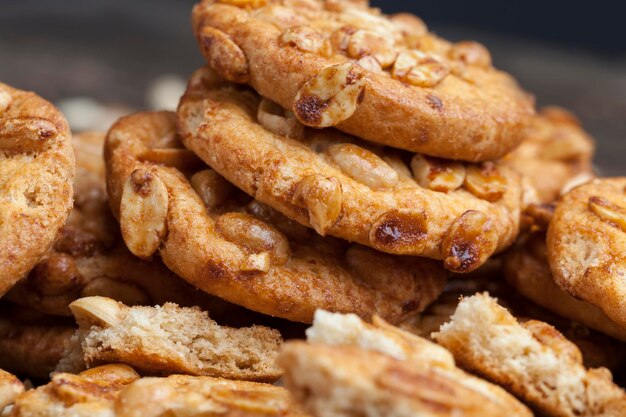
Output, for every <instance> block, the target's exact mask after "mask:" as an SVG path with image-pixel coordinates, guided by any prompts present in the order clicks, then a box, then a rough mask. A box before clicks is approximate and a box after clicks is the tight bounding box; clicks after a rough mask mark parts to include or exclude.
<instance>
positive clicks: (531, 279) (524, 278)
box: [504, 232, 626, 342]
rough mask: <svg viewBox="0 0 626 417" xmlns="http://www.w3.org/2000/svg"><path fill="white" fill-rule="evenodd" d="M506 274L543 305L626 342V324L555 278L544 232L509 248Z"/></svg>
mask: <svg viewBox="0 0 626 417" xmlns="http://www.w3.org/2000/svg"><path fill="white" fill-rule="evenodd" d="M504 275H505V277H506V279H507V282H509V283H510V284H511V286H512V287H513V288H514V289H515V290H516V291H519V293H520V294H523V295H524V296H525V297H527V298H529V299H530V300H532V301H533V302H535V303H537V304H539V305H540V306H542V307H545V308H547V309H548V310H550V311H553V312H555V313H556V314H558V315H560V316H562V317H566V318H568V319H571V320H574V321H577V322H579V323H582V324H585V325H586V326H589V327H590V328H592V329H595V330H598V331H600V332H602V333H605V334H607V335H610V336H612V337H614V338H616V339H620V340H622V341H624V342H626V327H625V326H620V325H619V324H617V323H616V322H614V321H613V320H611V319H610V318H609V317H607V315H606V314H605V313H604V312H603V311H602V310H601V309H600V308H598V307H596V306H594V305H593V304H590V303H588V302H585V301H581V300H579V299H577V298H574V297H573V296H571V295H570V294H569V293H568V292H566V291H564V290H563V289H561V288H560V287H559V286H558V285H557V284H556V282H554V278H553V277H552V272H551V271H550V265H549V264H548V255H547V249H546V236H545V233H544V232H536V233H533V234H531V235H530V236H529V237H528V238H527V239H526V240H525V242H521V243H520V244H519V245H517V246H516V247H515V248H514V249H512V250H511V251H509V252H507V254H506V256H505V258H504Z"/></svg>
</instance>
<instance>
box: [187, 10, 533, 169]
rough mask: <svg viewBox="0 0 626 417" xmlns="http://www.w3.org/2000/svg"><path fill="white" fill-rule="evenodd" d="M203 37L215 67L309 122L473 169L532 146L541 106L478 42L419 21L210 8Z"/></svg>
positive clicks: (364, 13) (200, 13)
mask: <svg viewBox="0 0 626 417" xmlns="http://www.w3.org/2000/svg"><path fill="white" fill-rule="evenodd" d="M193 29H194V32H195V34H196V38H197V40H198V43H199V45H200V50H201V52H202V54H203V55H204V57H205V58H206V60H207V62H208V64H209V66H211V67H212V68H213V69H215V70H216V71H217V72H218V73H219V74H220V75H221V76H223V77H224V78H226V79H228V80H230V81H232V82H236V83H248V84H250V85H251V86H252V87H254V88H255V89H256V90H257V91H258V92H259V94H261V95H262V96H263V97H267V98H269V99H270V100H273V101H275V102H276V103H279V104H280V105H282V106H283V107H284V108H288V109H291V110H292V111H293V112H294V114H295V116H296V117H297V118H298V120H300V121H301V122H302V123H303V124H305V125H307V126H311V127H316V128H320V127H330V126H335V127H337V128H338V129H340V130H342V131H345V132H347V133H350V134H353V135H355V136H358V137H361V138H364V139H368V140H371V141H373V142H378V143H381V144H385V145H389V146H393V147H396V148H401V149H407V150H410V151H413V152H420V153H424V154H426V155H430V156H437V157H442V158H448V159H457V160H466V161H472V162H476V161H486V160H493V159H497V158H499V157H501V156H503V155H505V154H506V153H507V152H509V151H511V150H513V149H514V148H515V146H517V145H518V144H519V142H520V141H521V140H522V133H523V127H524V125H525V123H526V122H527V121H528V119H529V116H530V115H532V114H533V111H534V110H533V99H532V98H531V97H530V96H529V95H528V94H526V93H525V92H523V91H522V90H521V89H520V88H519V86H518V85H517V84H516V82H515V81H514V80H513V78H512V77H510V76H509V75H507V74H505V73H503V72H500V71H498V70H496V69H494V68H493V66H492V65H491V56H490V54H489V51H487V49H486V48H485V47H484V46H482V45H480V44H478V43H476V42H459V43H456V44H451V43H449V42H448V41H446V40H444V39H441V38H439V37H437V36H435V35H433V34H431V33H429V32H428V30H427V28H426V26H425V25H424V23H423V22H422V21H421V20H420V19H419V18H417V17H415V16H412V15H409V14H401V15H396V16H392V17H387V16H384V15H382V14H381V13H380V11H379V10H378V9H371V8H369V7H367V3H366V2H360V3H359V4H357V3H355V2H345V1H344V2H341V1H315V0H308V1H307V0H305V1H294V0H269V1H256V0H244V1H229V0H224V1H222V0H218V1H214V0H205V1H203V2H201V3H200V4H198V5H197V6H196V7H195V8H194V11H193Z"/></svg>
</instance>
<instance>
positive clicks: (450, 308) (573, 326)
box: [398, 249, 626, 371]
mask: <svg viewBox="0 0 626 417" xmlns="http://www.w3.org/2000/svg"><path fill="white" fill-rule="evenodd" d="M516 252H517V249H514V250H512V251H509V252H507V254H506V255H505V256H504V259H500V258H498V259H492V260H490V261H489V263H488V264H487V265H485V266H483V267H482V268H480V269H479V270H478V271H475V272H473V273H472V274H469V275H467V274H466V275H454V276H452V277H450V279H449V280H448V283H447V285H446V289H445V291H444V292H443V294H442V295H441V296H440V297H439V298H437V300H436V301H434V302H433V303H431V304H430V305H429V306H428V308H426V310H424V311H423V312H422V313H420V314H418V315H416V316H414V317H411V318H409V319H408V320H406V321H404V322H402V323H400V324H399V325H398V327H400V328H401V329H403V330H406V331H408V332H411V333H413V334H416V335H417V336H420V337H423V338H426V339H430V338H431V335H432V334H433V333H435V332H437V331H439V328H440V327H441V326H442V325H443V324H445V323H447V322H448V321H450V318H451V317H452V315H453V314H454V312H455V310H456V308H457V306H458V304H459V300H461V299H462V298H463V297H470V296H472V295H474V294H476V293H477V292H485V291H487V292H489V294H491V296H493V297H497V298H498V302H499V304H500V305H502V306H504V307H506V308H507V309H508V310H509V311H510V312H511V313H512V314H513V315H514V316H515V317H516V318H517V319H518V320H519V321H520V322H522V323H523V322H526V321H528V320H541V321H544V322H546V323H548V324H550V325H552V326H554V327H555V328H556V329H557V330H558V331H560V332H561V333H563V335H565V337H567V338H568V339H569V340H570V341H571V342H572V343H574V344H575V345H576V346H577V347H578V348H579V349H580V351H581V352H582V355H583V360H584V363H585V366H588V367H600V366H604V367H606V368H608V369H610V370H612V371H621V370H622V369H624V368H626V358H625V357H623V355H621V352H622V351H623V349H625V348H626V344H624V343H622V342H620V341H618V340H615V339H614V338H612V337H609V336H606V335H604V334H602V333H600V332H598V331H594V330H592V328H590V327H588V326H587V325H585V324H583V323H587V322H589V320H588V319H585V316H583V315H582V314H576V313H570V314H567V313H569V312H570V311H571V310H568V309H566V308H563V307H562V306H561V305H560V304H559V303H561V302H562V303H563V305H564V306H566V307H571V308H573V306H574V305H575V304H573V303H572V300H573V298H572V297H570V296H568V295H567V294H566V293H565V292H564V291H563V290H560V289H559V290H558V292H555V291H553V289H551V288H550V287H548V288H547V289H546V288H545V287H546V283H545V281H542V280H541V279H538V278H536V277H534V276H533V277H532V278H531V277H529V275H523V277H524V278H525V279H526V281H528V282H526V284H529V285H531V284H533V283H534V279H537V281H538V282H537V283H536V285H538V287H537V292H540V291H546V293H547V295H546V296H545V297H546V298H548V297H551V296H552V297H554V298H555V300H556V302H546V303H542V302H541V301H543V300H542V298H543V296H542V297H539V298H535V297H534V296H532V295H534V292H535V291H534V289H533V287H529V286H524V287H523V288H522V287H520V289H519V290H518V289H517V288H516V286H517V285H518V284H520V285H522V283H523V282H524V281H523V280H520V281H519V282H517V283H513V282H512V281H511V279H510V278H511V277H510V274H512V272H511V271H510V269H512V268H516V267H517V268H518V269H519V271H520V272H523V273H524V274H530V273H534V272H536V271H533V270H531V269H529V268H528V264H523V265H519V266H517V265H514V264H513V263H511V258H512V257H514V255H513V254H514V253H516ZM544 256H545V255H544ZM545 268H546V270H548V271H549V268H548V266H547V264H546V265H545ZM537 273H539V272H537ZM505 275H506V276H507V279H508V280H507V281H505V279H504V278H505ZM552 286H553V287H557V286H556V285H555V284H554V283H553V284H552ZM557 288H558V287H557ZM535 303H538V304H535ZM578 303H580V302H578ZM584 304H586V303H584ZM544 307H545V308H544ZM589 307H590V306H589V305H587V307H586V309H587V310H588V309H589ZM555 313H559V314H560V315H557V314H555ZM578 318H579V319H580V320H581V321H576V319H578ZM590 324H592V323H590ZM592 327H593V326H592ZM613 327H614V325H613Z"/></svg>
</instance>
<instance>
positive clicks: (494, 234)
mask: <svg viewBox="0 0 626 417" xmlns="http://www.w3.org/2000/svg"><path fill="white" fill-rule="evenodd" d="M497 246H498V231H497V230H496V227H495V225H494V224H493V221H492V220H491V218H489V216H487V215H486V214H485V213H483V212H482V211H476V210H468V211H466V212H465V213H463V214H462V215H461V217H459V218H458V219H456V220H455V221H454V223H453V224H452V226H450V229H449V230H448V233H447V235H446V237H445V238H444V239H443V242H442V244H441V250H442V254H443V256H444V261H443V265H444V267H445V268H446V269H447V270H449V271H452V272H456V273H466V272H471V271H473V270H475V269H477V268H478V267H480V266H481V265H482V264H483V263H485V261H486V260H487V259H488V258H489V257H490V256H491V254H493V252H494V251H495V250H496V248H497Z"/></svg>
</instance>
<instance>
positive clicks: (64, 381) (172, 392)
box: [11, 364, 306, 417]
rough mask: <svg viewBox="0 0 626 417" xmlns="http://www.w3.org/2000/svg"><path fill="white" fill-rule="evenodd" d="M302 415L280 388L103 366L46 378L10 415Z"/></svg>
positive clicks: (21, 399) (296, 416) (115, 416)
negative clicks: (149, 375) (148, 375)
mask: <svg viewBox="0 0 626 417" xmlns="http://www.w3.org/2000/svg"><path fill="white" fill-rule="evenodd" d="M170 415H171V416H189V417H192V416H214V415H215V416H218V415H219V416H223V417H240V416H250V417H256V416H258V417H305V416H306V414H305V413H304V412H303V411H302V410H301V409H300V407H298V405H297V404H296V403H295V401H294V400H293V399H292V398H291V396H290V395H289V393H288V392H287V390H285V389H284V388H280V387H276V386H272V385H268V384H260V383H255V382H247V381H229V380H226V379H219V378H210V377H193V376H187V375H173V376H170V377H168V378H141V379H140V378H139V375H138V374H137V373H136V372H134V371H133V370H132V368H129V367H128V366H126V365H120V364H113V365H104V366H99V367H96V368H92V369H90V370H87V371H84V372H81V373H80V374H78V375H73V374H68V373H58V374H55V375H54V376H53V377H52V381H51V382H50V383H49V384H47V385H45V386H42V387H39V388H37V389H36V390H31V391H28V392H26V393H24V394H22V395H20V396H19V397H18V398H17V401H16V404H15V408H14V410H13V413H12V414H11V416H12V417H67V416H75V417H94V416H98V417H162V416H170Z"/></svg>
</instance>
